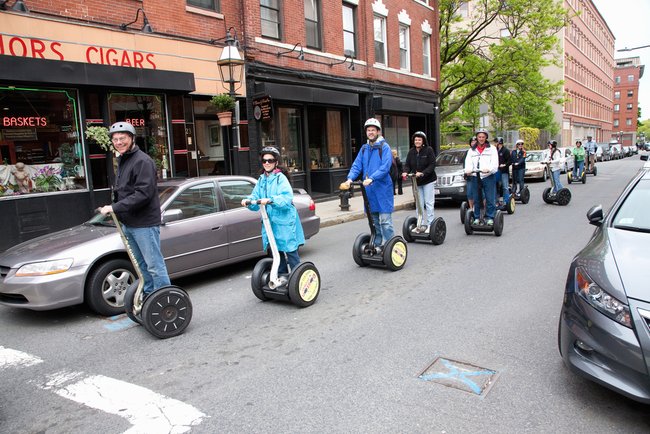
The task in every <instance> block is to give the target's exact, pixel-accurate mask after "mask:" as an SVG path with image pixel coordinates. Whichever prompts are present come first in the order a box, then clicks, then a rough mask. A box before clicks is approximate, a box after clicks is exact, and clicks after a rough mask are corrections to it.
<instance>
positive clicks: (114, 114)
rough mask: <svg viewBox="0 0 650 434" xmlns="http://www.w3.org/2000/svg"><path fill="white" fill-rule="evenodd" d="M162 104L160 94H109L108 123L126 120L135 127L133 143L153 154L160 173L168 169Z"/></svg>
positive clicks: (151, 155)
mask: <svg viewBox="0 0 650 434" xmlns="http://www.w3.org/2000/svg"><path fill="white" fill-rule="evenodd" d="M163 106H164V104H163V96H161V95H139V94H124V93H111V94H109V95H108V109H109V117H110V124H111V125H112V124H113V123H114V122H119V121H126V122H128V123H130V124H131V125H133V127H135V133H136V137H135V144H136V145H138V147H139V148H140V149H141V150H143V151H144V152H146V153H147V154H149V156H150V157H151V158H153V160H154V162H155V163H156V169H157V171H158V175H159V176H161V177H162V176H165V175H164V174H166V172H167V171H168V170H169V152H168V140H167V122H166V120H165V110H164V107H163Z"/></svg>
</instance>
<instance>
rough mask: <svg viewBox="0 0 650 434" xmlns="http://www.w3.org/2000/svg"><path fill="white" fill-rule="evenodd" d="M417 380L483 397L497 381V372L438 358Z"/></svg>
mask: <svg viewBox="0 0 650 434" xmlns="http://www.w3.org/2000/svg"><path fill="white" fill-rule="evenodd" d="M419 378H420V379H421V380H424V381H432V382H434V383H440V384H442V385H444V386H447V387H453V388H456V389H460V390H464V391H465V392H470V393H474V394H476V395H485V394H487V393H488V391H489V390H490V387H492V384H494V382H495V381H496V380H497V371H493V370H491V369H486V368H481V367H480V366H476V365H472V364H471V363H465V362H459V361H458V360H452V359H445V358H442V357H438V358H436V359H435V360H434V361H433V363H431V365H429V367H428V368H426V369H425V370H424V371H423V372H422V373H421V374H420V375H419Z"/></svg>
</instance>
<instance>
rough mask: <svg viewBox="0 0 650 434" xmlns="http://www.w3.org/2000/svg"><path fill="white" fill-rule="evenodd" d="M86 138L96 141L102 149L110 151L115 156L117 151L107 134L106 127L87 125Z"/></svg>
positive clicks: (117, 153)
mask: <svg viewBox="0 0 650 434" xmlns="http://www.w3.org/2000/svg"><path fill="white" fill-rule="evenodd" d="M86 138H87V139H89V140H92V141H94V142H95V143H97V144H98V145H99V146H100V147H101V148H102V149H103V150H104V151H106V152H109V151H110V152H112V153H113V154H115V156H116V157H117V156H118V155H119V152H117V150H116V149H115V148H114V147H113V142H111V138H110V136H109V135H108V128H106V127H87V128H86Z"/></svg>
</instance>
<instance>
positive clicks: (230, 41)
mask: <svg viewBox="0 0 650 434" xmlns="http://www.w3.org/2000/svg"><path fill="white" fill-rule="evenodd" d="M231 29H232V30H233V31H234V28H232V27H231V28H230V29H228V30H226V46H225V47H223V50H222V51H221V56H220V57H219V60H218V61H217V65H219V74H220V75H221V81H222V82H223V83H228V85H229V92H228V94H229V95H230V96H231V97H233V98H235V97H236V96H237V93H236V92H235V91H236V89H235V85H236V84H238V83H241V80H242V74H243V72H244V59H242V57H241V54H240V53H239V50H238V49H237V45H238V44H237V39H235V38H234V37H233V36H232V34H231V33H230V30H231ZM238 128H239V126H238V122H237V119H236V116H235V122H233V124H232V132H231V141H230V149H231V152H234V155H233V159H232V160H233V174H234V175H239V154H238V152H237V151H238V150H239V146H237V147H235V144H236V143H237V129H238Z"/></svg>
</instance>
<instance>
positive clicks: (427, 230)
mask: <svg viewBox="0 0 650 434" xmlns="http://www.w3.org/2000/svg"><path fill="white" fill-rule="evenodd" d="M429 229H431V226H427V228H426V229H425V230H424V233H425V234H428V233H429V232H430V231H429Z"/></svg>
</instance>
